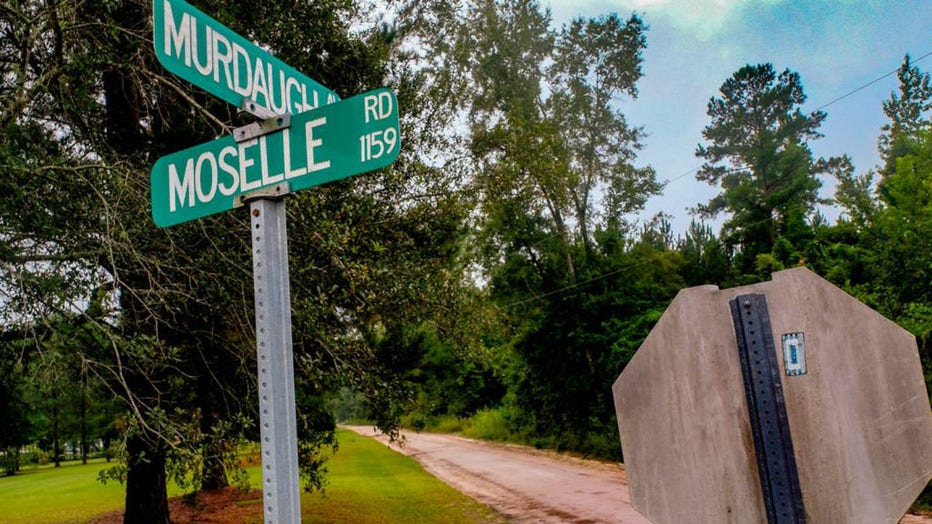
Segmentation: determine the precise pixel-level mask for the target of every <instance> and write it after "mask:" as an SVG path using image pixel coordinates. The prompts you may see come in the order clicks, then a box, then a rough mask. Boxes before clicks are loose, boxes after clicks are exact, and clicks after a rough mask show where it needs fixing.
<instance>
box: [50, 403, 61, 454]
mask: <svg viewBox="0 0 932 524" xmlns="http://www.w3.org/2000/svg"><path fill="white" fill-rule="evenodd" d="M52 461H53V462H55V467H56V468H59V467H61V431H60V430H59V428H58V395H54V394H53V395H52Z"/></svg>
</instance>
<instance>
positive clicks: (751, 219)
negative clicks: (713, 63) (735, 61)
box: [696, 64, 845, 273]
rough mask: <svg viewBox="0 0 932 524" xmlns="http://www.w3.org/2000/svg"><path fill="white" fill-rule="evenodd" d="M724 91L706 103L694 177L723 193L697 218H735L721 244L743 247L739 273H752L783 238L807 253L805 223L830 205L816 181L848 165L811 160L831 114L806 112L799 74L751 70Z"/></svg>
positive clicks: (751, 67) (760, 68)
mask: <svg viewBox="0 0 932 524" xmlns="http://www.w3.org/2000/svg"><path fill="white" fill-rule="evenodd" d="M720 92H721V97H713V98H712V99H711V100H710V101H709V104H708V115H709V117H710V118H711V120H712V121H711V123H710V124H709V125H708V126H706V128H705V129H704V130H703V132H702V136H703V138H704V139H705V140H706V141H707V144H705V145H700V146H699V147H698V149H697V150H696V156H698V157H700V158H703V159H704V160H705V163H704V164H703V166H702V168H701V169H700V170H699V172H698V173H697V174H696V178H697V179H699V180H701V181H704V182H707V183H709V184H720V186H721V189H722V192H721V193H720V194H719V195H718V196H716V197H715V198H713V199H712V200H711V201H709V202H708V203H707V204H704V205H700V206H699V208H698V211H699V214H700V215H701V216H704V217H714V216H717V215H718V214H720V213H722V212H727V213H729V215H730V216H729V218H728V220H727V221H726V222H725V224H724V225H723V227H722V236H723V239H724V240H725V242H726V244H727V245H729V246H734V247H737V248H738V264H737V265H738V267H739V269H740V270H741V271H743V272H745V273H751V272H753V267H754V264H755V260H756V258H757V256H758V255H761V254H767V253H769V252H770V251H771V249H772V248H773V246H774V244H775V243H776V242H777V240H778V239H779V238H784V239H786V240H787V241H788V242H789V243H790V244H791V245H794V247H795V248H796V249H801V248H802V247H803V246H802V245H796V244H805V243H806V240H807V238H808V237H809V236H810V235H811V231H810V230H809V227H808V225H807V224H806V219H807V218H808V217H809V216H811V214H812V212H813V210H814V207H815V205H816V204H818V203H822V202H824V200H823V199H821V198H820V197H819V195H818V190H819V188H820V187H821V182H820V181H819V179H818V178H817V176H818V175H820V174H827V173H832V172H834V171H836V170H838V169H840V168H841V167H842V165H843V164H844V163H845V161H844V160H843V159H840V158H831V159H827V160H826V159H821V158H820V159H814V158H813V156H812V152H811V151H810V149H809V145H808V141H809V140H814V139H817V138H819V136H820V135H819V133H818V128H819V126H820V125H821V124H822V122H823V121H824V120H825V113H823V112H821V111H817V112H814V113H812V114H810V115H805V114H803V113H802V111H801V110H800V106H801V105H802V104H803V102H805V100H806V95H805V94H804V93H803V86H802V81H801V79H800V77H799V75H798V74H797V73H794V72H791V71H789V70H785V71H783V72H782V73H780V74H779V75H777V73H776V71H775V70H774V68H773V66H772V65H771V64H760V65H747V66H744V67H742V68H741V69H739V70H738V71H737V72H735V73H734V74H733V75H732V76H731V78H729V79H728V80H726V81H725V83H724V84H722V87H721V89H720Z"/></svg>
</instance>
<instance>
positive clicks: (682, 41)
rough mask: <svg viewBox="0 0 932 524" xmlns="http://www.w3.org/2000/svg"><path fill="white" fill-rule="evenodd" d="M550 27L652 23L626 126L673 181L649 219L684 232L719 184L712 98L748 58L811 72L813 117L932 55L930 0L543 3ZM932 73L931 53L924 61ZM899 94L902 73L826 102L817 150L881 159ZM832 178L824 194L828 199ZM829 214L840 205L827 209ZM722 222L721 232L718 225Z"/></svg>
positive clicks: (864, 161) (643, 157)
mask: <svg viewBox="0 0 932 524" xmlns="http://www.w3.org/2000/svg"><path fill="white" fill-rule="evenodd" d="M543 4H544V5H547V6H549V7H550V9H551V12H552V18H553V23H554V24H555V25H556V26H560V25H563V24H565V23H567V22H569V21H570V20H571V19H573V18H577V17H586V18H588V17H595V16H601V15H605V14H608V13H613V12H614V13H618V14H619V15H621V16H623V17H627V16H629V15H630V14H631V13H637V14H638V15H639V16H640V17H641V18H642V19H643V20H644V21H645V22H646V24H647V25H648V26H649V30H648V32H647V49H646V50H645V52H644V64H643V67H642V70H643V74H644V76H643V78H641V80H640V81H639V82H638V91H639V94H638V97H637V99H636V100H624V101H622V106H621V107H622V110H623V112H624V113H625V115H626V117H627V118H628V120H629V122H630V123H632V124H634V125H638V126H642V127H643V128H644V131H645V132H646V133H647V138H646V140H645V141H644V146H645V147H644V149H643V150H642V151H641V152H640V154H639V155H638V161H637V164H638V165H651V166H653V168H654V169H655V170H656V172H657V178H658V179H659V180H670V182H669V183H668V184H667V187H666V188H665V189H664V192H663V195H662V196H659V197H654V198H652V199H651V200H650V201H649V202H648V204H647V208H646V209H645V211H644V212H643V213H642V214H641V219H642V220H646V219H648V218H649V217H651V216H653V215H655V214H656V213H659V212H664V213H667V214H669V215H671V216H672V220H671V221H672V224H673V230H674V232H675V233H677V234H682V233H683V232H684V231H685V230H686V228H687V227H688V225H689V222H690V221H691V220H692V218H693V217H692V216H691V215H690V213H689V211H688V209H689V208H694V207H695V206H696V205H697V204H699V203H704V202H707V201H708V200H709V199H710V198H711V197H712V196H714V195H715V194H716V193H717V192H718V191H717V189H716V188H714V187H711V186H709V185H708V184H706V183H704V182H699V181H697V180H696V178H695V176H694V174H693V173H689V174H687V175H685V176H684V174H685V173H687V172H690V171H691V170H693V169H695V168H698V167H699V166H700V165H701V164H702V162H701V160H700V159H699V158H697V157H696V156H695V151H696V146H697V145H698V144H699V143H701V142H702V129H703V128H704V127H705V126H706V125H707V124H708V122H709V119H708V116H707V115H706V105H707V103H708V101H709V99H710V98H711V97H713V96H717V95H718V89H719V87H721V85H722V83H723V82H724V81H725V80H726V79H728V78H729V77H730V76H731V75H732V74H733V73H734V72H735V71H737V70H738V69H739V68H741V67H742V66H744V65H745V64H759V63H767V62H770V63H772V64H773V65H774V67H775V68H776V69H777V71H782V70H784V69H790V70H792V71H795V72H798V73H799V74H800V76H801V78H802V82H803V86H804V90H805V93H806V95H807V97H808V99H807V101H806V103H805V104H804V105H803V107H802V109H803V111H805V112H810V111H814V110H816V109H817V108H819V107H821V106H823V105H825V104H829V103H830V102H832V101H833V100H835V99H836V98H838V97H840V96H842V95H845V94H846V93H849V92H850V91H852V90H854V89H857V88H859V87H862V86H864V85H865V84H867V83H869V82H872V81H874V80H876V79H878V78H879V77H881V76H883V75H885V74H887V73H890V72H892V71H894V70H895V69H897V68H898V67H899V66H900V65H901V64H902V63H903V57H904V55H905V54H907V53H909V54H910V56H911V57H912V58H913V59H917V58H919V57H921V56H922V55H925V54H926V53H929V52H932V1H930V0H902V1H898V0H888V1H876V0H834V1H832V0H573V1H567V0H549V1H547V0H545V1H543ZM916 65H917V66H919V68H920V69H921V70H922V71H932V56H929V57H927V58H925V59H924V60H921V61H919V62H918V63H917V64H916ZM897 89H898V82H897V79H896V75H895V74H894V75H890V76H889V77H887V78H885V79H883V80H880V81H878V82H876V83H874V84H873V85H871V86H869V87H867V88H864V89H863V90H861V91H858V92H857V93H855V94H852V95H850V96H848V97H846V98H844V99H842V100H839V101H837V102H834V103H831V104H830V105H829V106H828V107H826V108H825V109H824V111H825V112H826V113H827V118H826V121H825V122H824V123H823V125H822V127H821V132H822V134H823V135H824V137H823V138H821V139H819V140H816V141H814V142H812V143H810V146H811V148H812V150H813V152H814V154H815V156H816V157H819V156H824V157H829V156H838V155H842V154H848V155H849V156H850V157H851V158H852V161H853V162H854V165H855V168H856V171H857V172H858V173H864V172H867V171H868V170H871V169H874V168H875V167H876V166H877V164H878V163H879V157H878V154H877V137H878V136H879V134H880V127H881V126H882V125H883V124H884V122H885V121H886V118H885V116H884V114H883V111H882V109H881V103H882V102H883V101H884V100H886V99H887V98H889V96H890V93H892V92H894V91H896V90H897ZM833 193H834V184H833V181H832V180H823V189H822V196H823V197H825V198H831V197H832V194H833ZM822 212H823V214H825V215H826V216H827V217H828V218H829V219H830V220H832V221H834V220H835V218H837V216H838V214H839V211H838V210H837V209H834V208H824V209H822ZM721 221H722V220H721V219H719V220H716V221H715V222H714V224H716V228H717V227H718V225H720V224H721Z"/></svg>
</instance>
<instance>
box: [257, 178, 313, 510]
mask: <svg viewBox="0 0 932 524" xmlns="http://www.w3.org/2000/svg"><path fill="white" fill-rule="evenodd" d="M279 193H280V194H281V196H280V197H267V196H261V197H258V198H256V199H255V200H250V202H249V207H250V209H249V211H250V215H251V217H252V224H251V226H252V227H251V233H252V235H251V236H252V262H253V280H254V285H255V293H256V298H255V302H256V346H257V358H258V362H259V366H258V375H259V424H260V438H261V439H262V500H263V513H264V514H265V522H266V524H279V523H281V524H298V523H300V522H301V499H300V492H299V486H298V432H297V422H296V418H295V392H294V391H295V388H294V359H293V350H292V341H291V290H290V287H289V280H288V232H287V227H286V225H287V224H286V217H285V200H284V196H285V195H286V194H287V193H288V190H287V188H279Z"/></svg>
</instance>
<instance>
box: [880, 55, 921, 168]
mask: <svg viewBox="0 0 932 524" xmlns="http://www.w3.org/2000/svg"><path fill="white" fill-rule="evenodd" d="M896 77H897V79H899V94H897V93H891V94H890V98H888V99H887V100H885V101H884V102H883V113H884V114H885V115H886V116H887V118H889V119H890V121H889V122H887V123H886V124H884V125H883V126H882V127H881V128H880V130H881V133H880V138H879V139H878V141H877V143H878V149H879V150H880V154H881V156H882V158H883V159H884V163H885V166H884V169H883V173H884V174H886V173H889V172H892V171H893V170H895V169H896V159H897V157H899V156H902V155H904V154H908V153H909V151H910V146H909V141H910V140H911V139H914V138H915V137H916V136H917V135H918V134H919V132H920V131H922V130H923V129H926V128H928V126H929V120H928V119H927V118H925V114H926V113H928V112H929V110H930V109H932V84H930V78H929V73H923V72H922V71H920V70H919V68H918V67H916V66H914V65H912V63H911V61H910V58H909V55H908V54H907V55H906V56H905V57H904V58H903V65H901V66H900V67H899V69H897V71H896Z"/></svg>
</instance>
